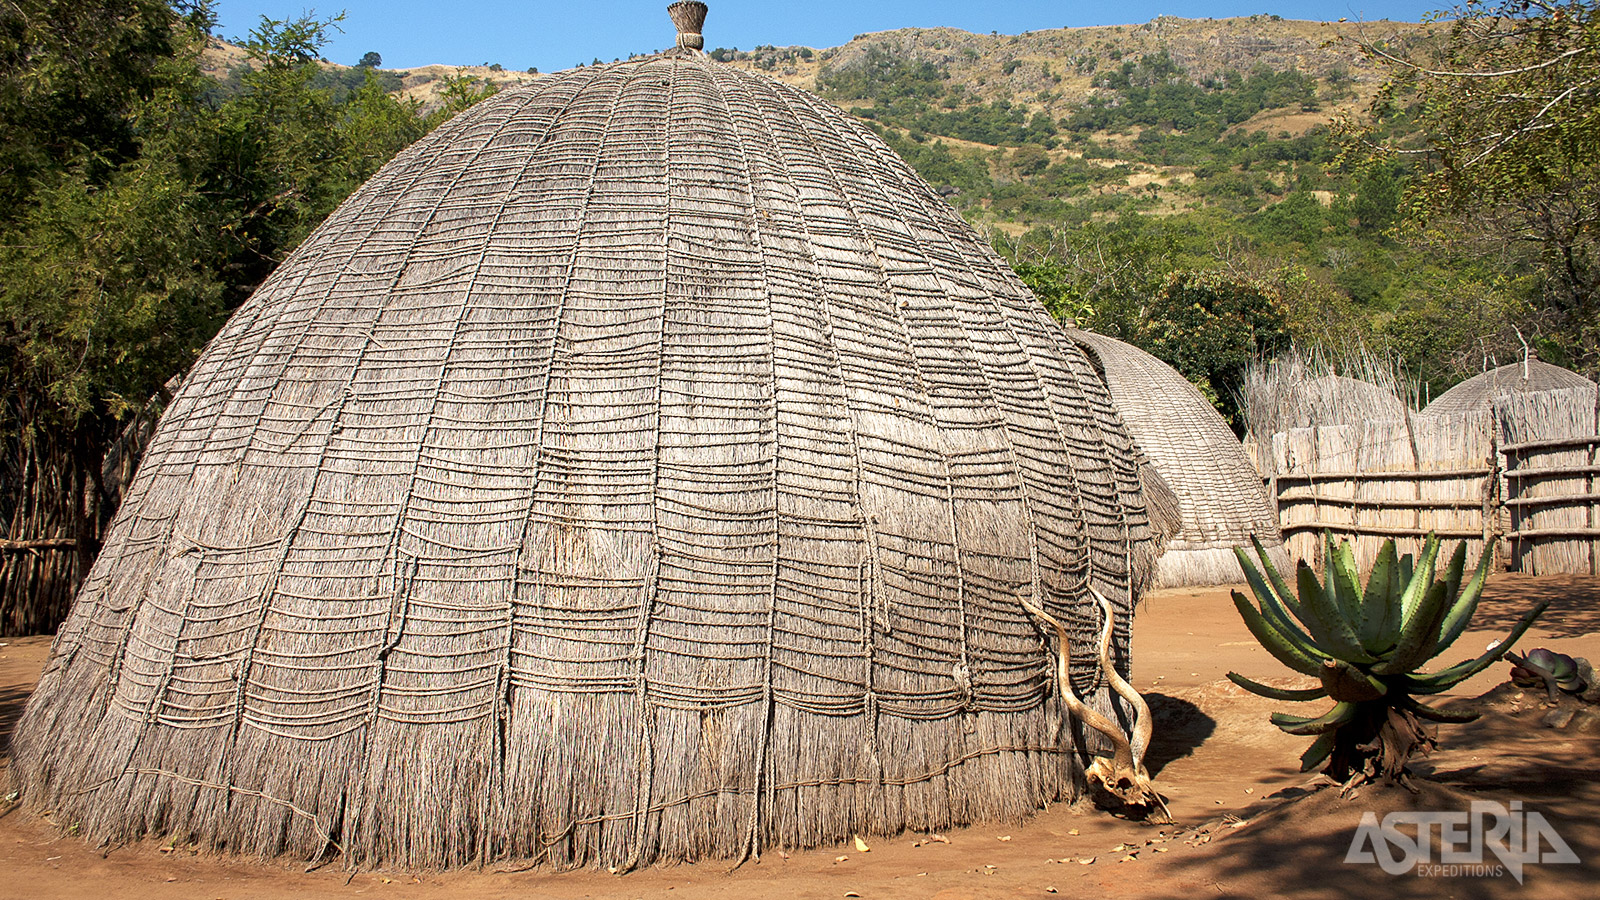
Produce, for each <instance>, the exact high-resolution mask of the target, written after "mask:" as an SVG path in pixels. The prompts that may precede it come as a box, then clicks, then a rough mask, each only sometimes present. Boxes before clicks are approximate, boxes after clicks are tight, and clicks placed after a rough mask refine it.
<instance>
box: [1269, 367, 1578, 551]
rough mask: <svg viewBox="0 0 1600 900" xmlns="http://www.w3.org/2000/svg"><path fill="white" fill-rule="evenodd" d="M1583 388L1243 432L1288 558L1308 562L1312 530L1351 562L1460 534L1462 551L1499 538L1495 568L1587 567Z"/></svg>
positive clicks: (1313, 546) (1315, 545) (1314, 544)
mask: <svg viewBox="0 0 1600 900" xmlns="http://www.w3.org/2000/svg"><path fill="white" fill-rule="evenodd" d="M1597 408H1600V404H1597V401H1596V390H1595V389H1594V388H1593V387H1592V386H1591V387H1589V388H1569V389H1563V390H1554V391H1542V392H1537V393H1524V394H1511V395H1507V396H1504V397H1501V398H1499V399H1497V400H1496V401H1495V402H1494V404H1493V407H1492V409H1490V410H1488V411H1484V412H1469V413H1464V414H1459V415H1452V416H1433V415H1422V414H1409V415H1407V416H1405V417H1404V418H1386V419H1365V420H1362V421H1360V422H1357V423H1354V424H1348V425H1323V426H1312V427H1307V428H1290V429H1288V430H1286V431H1281V432H1279V433H1277V434H1274V435H1272V436H1271V438H1270V439H1267V440H1261V441H1246V444H1245V447H1246V451H1247V453H1248V454H1249V455H1250V456H1251V458H1252V459H1253V460H1254V461H1255V463H1256V466H1257V468H1258V470H1259V471H1260V473H1261V476H1262V479H1263V480H1264V481H1265V483H1266V485H1267V495H1268V497H1270V498H1271V499H1272V501H1273V503H1274V506H1275V509H1276V511H1277V514H1278V522H1279V525H1280V527H1281V529H1282V532H1283V539H1284V545H1285V547H1286V548H1287V550H1288V552H1289V556H1290V557H1291V558H1294V559H1305V560H1309V561H1312V563H1313V564H1314V565H1316V566H1318V567H1319V568H1320V567H1321V565H1322V559H1321V536H1322V533H1323V532H1324V531H1327V532H1331V533H1332V534H1333V535H1334V536H1336V537H1341V538H1346V539H1349V540H1351V541H1352V542H1353V543H1354V544H1355V548H1356V558H1357V560H1358V562H1359V563H1360V564H1361V566H1362V568H1363V569H1366V568H1368V567H1370V566H1371V564H1372V561H1373V559H1374V558H1375V556H1376V554H1377V551H1378V548H1379V547H1380V546H1381V545H1382V544H1383V542H1384V541H1385V540H1388V539H1390V538H1393V539H1394V540H1395V542H1396V545H1397V547H1398V549H1399V551H1400V552H1401V553H1416V552H1418V551H1419V550H1420V548H1421V546H1422V541H1423V539H1424V537H1425V536H1426V535H1427V534H1428V533H1429V532H1433V533H1436V534H1438V535H1439V536H1440V537H1441V538H1446V539H1451V540H1465V541H1466V542H1467V544H1468V558H1469V560H1476V559H1477V557H1478V554H1479V553H1481V552H1482V548H1483V545H1484V542H1485V541H1486V540H1489V539H1490V538H1492V537H1495V536H1500V537H1503V538H1505V540H1504V541H1503V542H1501V543H1500V544H1499V545H1498V548H1497V552H1498V553H1499V554H1500V555H1499V557H1498V558H1497V560H1496V566H1497V567H1498V568H1500V569H1504V570H1510V571H1519V572H1529V573H1534V574H1558V573H1565V574H1585V575H1594V574H1600V488H1597V486H1596V480H1597V475H1600V446H1597V445H1600V427H1597V418H1600V417H1597Z"/></svg>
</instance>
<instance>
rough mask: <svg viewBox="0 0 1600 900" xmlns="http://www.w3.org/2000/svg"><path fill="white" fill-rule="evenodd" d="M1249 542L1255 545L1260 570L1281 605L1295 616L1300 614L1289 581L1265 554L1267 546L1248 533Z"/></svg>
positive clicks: (1297, 602)
mask: <svg viewBox="0 0 1600 900" xmlns="http://www.w3.org/2000/svg"><path fill="white" fill-rule="evenodd" d="M1250 543H1251V544H1253V545H1255V548H1256V556H1257V557H1259V558H1260V560H1261V571H1262V572H1265V573H1266V575H1267V581H1268V582H1269V583H1270V584H1271V585H1272V590H1273V591H1274V592H1275V593H1276V594H1277V595H1278V599H1279V600H1281V601H1282V602H1283V605H1284V606H1285V607H1286V608H1287V609H1288V610H1289V611H1290V612H1292V613H1294V614H1295V615H1296V616H1299V615H1300V603H1299V601H1297V600H1296V599H1295V596H1294V591H1293V590H1291V589H1290V588H1289V583H1288V582H1287V581H1284V580H1283V576H1282V575H1280V574H1279V573H1278V567H1277V566H1275V565H1273V564H1272V557H1270V556H1268V555H1267V548H1266V547H1263V546H1262V545H1261V539H1260V538H1258V537H1256V536H1255V535H1253V534H1252V535H1250Z"/></svg>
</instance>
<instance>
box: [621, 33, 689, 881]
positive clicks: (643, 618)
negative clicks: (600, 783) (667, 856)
mask: <svg viewBox="0 0 1600 900" xmlns="http://www.w3.org/2000/svg"><path fill="white" fill-rule="evenodd" d="M666 65H667V73H668V75H667V102H666V113H667V123H666V129H665V133H664V137H663V139H662V141H661V171H662V173H663V176H662V184H661V187H662V191H663V196H664V197H665V202H664V203H663V204H662V210H663V213H662V227H661V327H660V329H659V330H658V331H657V332H656V386H655V394H654V397H653V398H652V403H651V405H652V407H653V408H654V409H655V414H656V416H655V418H656V429H655V431H656V434H655V441H654V442H653V443H654V446H653V448H652V459H651V464H650V498H651V499H650V574H649V582H648V583H649V586H648V587H647V588H646V589H645V595H644V598H643V599H642V600H641V601H640V603H639V618H638V619H637V620H636V621H635V623H634V643H633V658H634V661H635V662H636V663H637V664H638V667H639V669H638V672H639V675H638V681H637V682H636V683H635V687H634V697H635V698H636V714H637V715H638V717H639V719H638V726H639V767H640V770H641V772H640V778H639V779H637V780H636V781H635V782H634V789H635V792H636V793H635V794H634V801H633V853H631V854H630V855H629V857H628V860H627V863H626V865H625V866H624V868H625V869H627V870H632V869H635V868H637V867H638V865H639V863H640V861H641V860H642V859H643V858H644V852H645V849H644V844H645V835H646V834H647V833H648V830H649V828H648V826H649V822H650V798H651V796H652V795H653V794H654V792H655V736H654V734H653V732H652V731H651V728H650V715H651V713H650V697H649V694H648V690H647V676H646V671H645V669H646V664H645V642H646V641H647V640H648V639H649V636H650V617H651V616H652V615H653V613H654V611H655V602H656V595H657V594H658V593H660V591H661V529H660V519H661V513H660V507H661V382H662V376H663V374H664V373H663V371H662V370H663V368H664V367H665V365H666V353H667V298H668V295H669V294H670V293H671V290H672V286H671V278H670V271H671V253H672V132H673V130H674V128H675V126H676V125H677V124H678V123H677V120H676V118H675V116H674V113H673V105H674V104H675V103H676V102H677V97H678V75H679V73H680V71H681V68H680V67H681V66H682V65H684V63H683V62H682V61H681V60H679V59H673V60H671V61H669V62H667V63H666Z"/></svg>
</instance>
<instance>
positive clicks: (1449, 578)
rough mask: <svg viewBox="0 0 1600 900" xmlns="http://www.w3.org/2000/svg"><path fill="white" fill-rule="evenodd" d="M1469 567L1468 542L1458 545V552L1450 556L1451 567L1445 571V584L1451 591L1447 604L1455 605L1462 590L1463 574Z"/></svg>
mask: <svg viewBox="0 0 1600 900" xmlns="http://www.w3.org/2000/svg"><path fill="white" fill-rule="evenodd" d="M1466 566H1467V542H1466V541H1462V542H1461V543H1459V544H1456V552H1454V553H1452V554H1450V565H1448V566H1446V567H1445V570H1444V584H1445V588H1446V589H1447V590H1448V591H1449V596H1448V597H1447V598H1446V600H1445V602H1446V603H1454V602H1455V599H1456V594H1457V592H1458V591H1460V590H1461V573H1462V571H1463V570H1464V569H1465V568H1466Z"/></svg>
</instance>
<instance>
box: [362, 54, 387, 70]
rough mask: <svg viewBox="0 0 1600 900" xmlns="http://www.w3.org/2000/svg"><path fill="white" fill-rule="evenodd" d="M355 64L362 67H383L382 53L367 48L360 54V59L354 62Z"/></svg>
mask: <svg viewBox="0 0 1600 900" xmlns="http://www.w3.org/2000/svg"><path fill="white" fill-rule="evenodd" d="M356 66H357V67H358V68H362V69H381V68H383V54H381V53H379V52H378V51H376V50H368V51H367V52H366V53H364V54H362V56H361V61H360V62H358V63H356Z"/></svg>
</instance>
